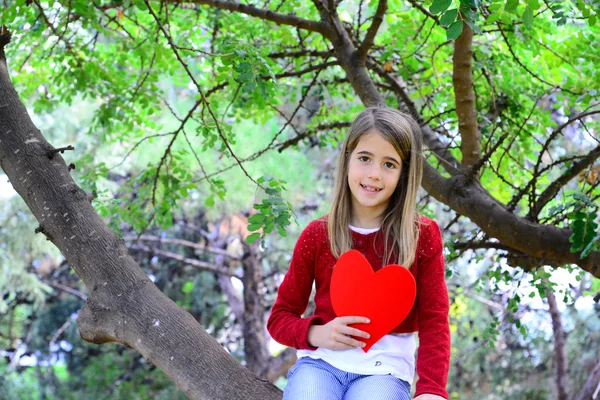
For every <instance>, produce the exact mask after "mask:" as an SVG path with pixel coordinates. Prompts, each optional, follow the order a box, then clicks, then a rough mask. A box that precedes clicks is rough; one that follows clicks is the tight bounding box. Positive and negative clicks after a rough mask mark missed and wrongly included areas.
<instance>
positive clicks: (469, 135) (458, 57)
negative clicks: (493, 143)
mask: <svg viewBox="0 0 600 400" xmlns="http://www.w3.org/2000/svg"><path fill="white" fill-rule="evenodd" d="M472 46H473V31H472V30H471V28H470V27H469V25H468V24H466V23H463V31H462V33H461V35H460V36H459V37H458V39H456V40H455V41H454V55H453V57H452V65H453V71H452V82H453V84H454V102H455V104H456V115H457V116H458V126H459V131H460V136H461V145H460V148H461V151H462V165H461V168H462V169H463V170H469V169H471V168H472V167H473V166H474V165H475V164H476V163H477V162H478V161H479V160H480V159H481V133H480V132H479V127H478V126H477V111H476V110H475V96H474V92H473V87H474V85H473V48H472Z"/></svg>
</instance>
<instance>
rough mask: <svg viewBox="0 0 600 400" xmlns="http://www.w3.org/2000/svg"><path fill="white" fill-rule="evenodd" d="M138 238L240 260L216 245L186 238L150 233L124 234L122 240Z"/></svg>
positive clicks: (135, 239)
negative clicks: (209, 245) (166, 236)
mask: <svg viewBox="0 0 600 400" xmlns="http://www.w3.org/2000/svg"><path fill="white" fill-rule="evenodd" d="M138 239H139V240H144V241H148V242H159V243H167V244H176V245H179V246H185V247H191V248H194V249H197V250H200V251H201V252H203V253H212V254H215V255H220V256H223V257H225V258H227V259H230V260H235V261H239V260H240V258H239V257H235V256H232V255H231V254H229V253H228V252H227V251H226V250H223V249H219V248H216V247H207V246H203V245H201V244H198V243H194V242H190V241H188V240H182V239H167V238H161V237H158V236H152V235H141V236H139V237H138V236H125V237H124V238H123V240H125V241H137V240H138Z"/></svg>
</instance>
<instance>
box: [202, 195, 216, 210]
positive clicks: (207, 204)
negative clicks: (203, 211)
mask: <svg viewBox="0 0 600 400" xmlns="http://www.w3.org/2000/svg"><path fill="white" fill-rule="evenodd" d="M214 205H215V196H213V195H212V194H211V195H210V196H208V197H207V198H206V200H204V206H205V207H207V208H211V207H212V206H214Z"/></svg>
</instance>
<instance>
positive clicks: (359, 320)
mask: <svg viewBox="0 0 600 400" xmlns="http://www.w3.org/2000/svg"><path fill="white" fill-rule="evenodd" d="M338 320H339V321H340V322H342V323H343V324H344V325H348V324H368V323H370V322H371V321H370V320H369V318H367V317H358V316H347V317H339V318H338Z"/></svg>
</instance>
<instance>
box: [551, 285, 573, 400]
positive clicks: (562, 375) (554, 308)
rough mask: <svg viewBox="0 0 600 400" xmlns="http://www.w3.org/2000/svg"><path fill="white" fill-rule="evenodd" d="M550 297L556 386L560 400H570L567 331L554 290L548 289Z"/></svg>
mask: <svg viewBox="0 0 600 400" xmlns="http://www.w3.org/2000/svg"><path fill="white" fill-rule="evenodd" d="M546 295H547V296H548V312H549V313H550V317H551V318H552V331H553V333H554V357H555V359H556V386H557V389H558V400H568V398H569V397H568V395H567V394H568V392H569V390H568V381H567V378H568V375H567V349H566V337H565V331H564V329H563V326H562V317H561V315H560V311H559V310H558V305H557V304H556V297H555V296H554V292H553V291H552V289H550V288H547V289H546Z"/></svg>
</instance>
